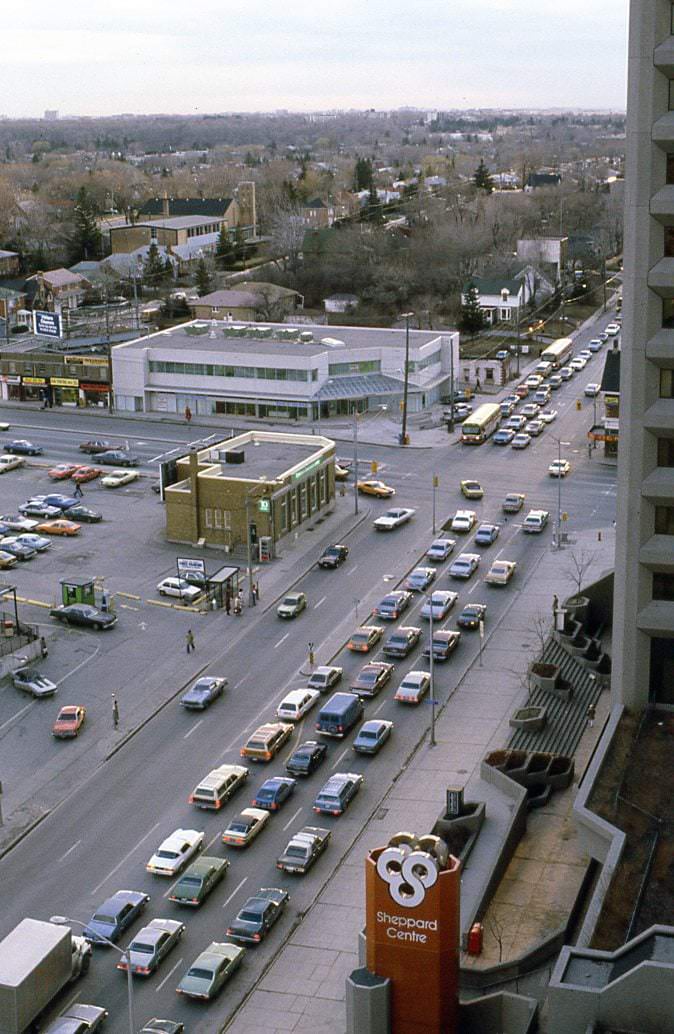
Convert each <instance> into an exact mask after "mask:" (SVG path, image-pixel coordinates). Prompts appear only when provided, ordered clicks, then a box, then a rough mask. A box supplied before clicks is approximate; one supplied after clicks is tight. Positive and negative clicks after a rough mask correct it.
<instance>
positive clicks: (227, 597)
mask: <svg viewBox="0 0 674 1034" xmlns="http://www.w3.org/2000/svg"><path fill="white" fill-rule="evenodd" d="M231 612H232V597H231V594H230V593H229V591H227V592H226V593H225V613H226V614H231Z"/></svg>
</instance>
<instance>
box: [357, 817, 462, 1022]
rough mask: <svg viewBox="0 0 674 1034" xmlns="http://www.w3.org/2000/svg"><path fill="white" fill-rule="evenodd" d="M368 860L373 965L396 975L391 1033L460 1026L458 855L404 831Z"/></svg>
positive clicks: (368, 922)
mask: <svg viewBox="0 0 674 1034" xmlns="http://www.w3.org/2000/svg"><path fill="white" fill-rule="evenodd" d="M365 866H366V902H367V920H366V939H367V968H368V969H369V970H370V971H371V972H373V973H376V974H378V975H379V976H381V977H388V978H389V979H390V980H391V989H392V993H391V1034H458V994H459V936H460V930H459V895H460V865H459V861H458V859H456V858H454V857H452V856H450V855H448V852H447V848H446V845H445V844H444V842H443V841H442V840H440V839H439V837H434V836H426V837H416V836H414V835H413V834H410V833H399V834H398V835H397V836H395V837H393V838H392V840H391V842H390V843H389V845H388V846H387V847H384V848H377V849H376V850H374V851H372V852H371V853H370V855H369V856H368V858H367V859H366V862H365Z"/></svg>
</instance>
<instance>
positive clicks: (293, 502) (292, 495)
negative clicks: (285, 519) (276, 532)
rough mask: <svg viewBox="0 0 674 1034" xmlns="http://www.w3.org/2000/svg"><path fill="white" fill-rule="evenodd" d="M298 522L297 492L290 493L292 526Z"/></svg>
mask: <svg viewBox="0 0 674 1034" xmlns="http://www.w3.org/2000/svg"><path fill="white" fill-rule="evenodd" d="M294 524H297V492H291V493H290V526H291V527H292V526H293V525H294Z"/></svg>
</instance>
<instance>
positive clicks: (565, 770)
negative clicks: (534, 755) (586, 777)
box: [545, 754, 574, 790]
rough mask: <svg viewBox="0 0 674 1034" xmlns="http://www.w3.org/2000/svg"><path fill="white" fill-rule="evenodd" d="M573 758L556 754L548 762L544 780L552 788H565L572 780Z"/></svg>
mask: <svg viewBox="0 0 674 1034" xmlns="http://www.w3.org/2000/svg"><path fill="white" fill-rule="evenodd" d="M573 773H574V763H573V758H571V757H567V756H566V755H565V754H558V755H557V757H554V758H553V759H552V761H551V762H550V765H549V767H548V773H547V776H546V779H545V781H546V782H547V784H548V786H549V787H550V788H551V789H552V790H566V788H567V786H571V783H572V781H573Z"/></svg>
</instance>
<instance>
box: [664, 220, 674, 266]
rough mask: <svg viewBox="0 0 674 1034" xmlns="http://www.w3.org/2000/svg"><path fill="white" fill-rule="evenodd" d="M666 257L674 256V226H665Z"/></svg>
mask: <svg viewBox="0 0 674 1034" xmlns="http://www.w3.org/2000/svg"><path fill="white" fill-rule="evenodd" d="M665 258H674V226H665Z"/></svg>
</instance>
